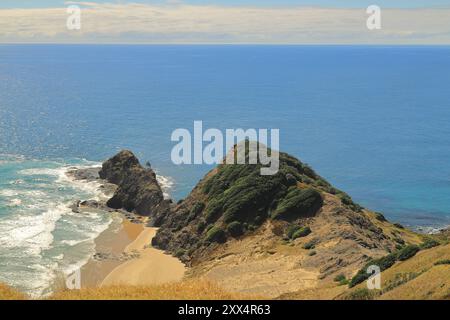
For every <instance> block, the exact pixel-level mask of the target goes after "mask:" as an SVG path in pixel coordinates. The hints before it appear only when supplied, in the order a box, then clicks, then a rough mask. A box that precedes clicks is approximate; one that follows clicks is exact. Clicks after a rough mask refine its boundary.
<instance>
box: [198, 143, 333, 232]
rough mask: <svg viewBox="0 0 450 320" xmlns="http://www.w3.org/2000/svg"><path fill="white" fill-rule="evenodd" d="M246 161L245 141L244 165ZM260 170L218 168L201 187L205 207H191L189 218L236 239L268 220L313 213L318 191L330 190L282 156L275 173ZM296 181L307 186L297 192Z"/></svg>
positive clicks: (246, 166)
mask: <svg viewBox="0 0 450 320" xmlns="http://www.w3.org/2000/svg"><path fill="white" fill-rule="evenodd" d="M270 152H271V151H270ZM248 158H249V153H248V142H247V149H246V162H248ZM262 167H263V166H262V165H261V164H260V163H258V164H252V165H251V164H234V165H229V164H228V165H227V164H222V165H219V166H218V167H217V172H216V173H215V174H214V175H212V176H211V177H210V178H209V179H207V180H206V181H205V182H204V184H203V186H202V191H203V193H204V194H205V195H206V197H207V198H206V200H205V204H203V203H200V204H196V205H194V207H193V208H192V210H191V212H190V214H189V216H190V217H191V218H192V217H194V216H196V215H199V214H201V215H202V217H203V218H204V220H205V221H206V222H207V223H210V224H215V223H216V222H218V223H217V225H221V226H223V227H224V229H226V231H227V233H229V234H230V235H234V236H238V235H240V234H241V232H242V233H245V232H246V231H253V230H256V229H257V228H258V227H259V226H260V225H261V224H263V223H264V222H265V221H266V220H267V219H269V218H270V217H272V218H273V219H279V220H288V221H294V220H296V219H298V218H302V217H305V216H312V215H314V214H316V212H317V211H318V210H319V209H320V208H321V207H322V205H323V200H322V196H321V194H320V192H319V191H318V190H327V189H329V188H331V186H330V184H329V183H328V182H326V181H325V180H324V179H323V178H321V177H320V176H318V175H317V174H316V173H315V172H314V171H313V170H312V169H311V168H310V167H308V166H307V165H306V164H303V163H301V162H300V161H299V160H297V159H295V158H294V157H292V156H290V155H288V154H286V153H280V168H279V170H278V173H276V174H274V175H270V176H264V175H261V171H260V169H261V168H262ZM297 182H303V183H309V184H310V185H311V187H310V188H306V189H301V188H300V187H299V186H297ZM336 192H340V191H338V190H337V191H336ZM236 223H240V224H241V227H238V225H237V224H236ZM303 232H307V231H306V230H303ZM302 234H303V233H298V234H297V235H296V236H302Z"/></svg>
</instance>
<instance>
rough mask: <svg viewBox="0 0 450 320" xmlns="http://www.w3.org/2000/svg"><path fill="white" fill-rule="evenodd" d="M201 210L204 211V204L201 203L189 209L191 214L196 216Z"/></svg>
mask: <svg viewBox="0 0 450 320" xmlns="http://www.w3.org/2000/svg"><path fill="white" fill-rule="evenodd" d="M203 209H205V204H204V203H203V202H196V203H195V204H194V205H193V206H192V209H191V214H192V215H194V216H197V215H198V214H200V213H201V212H202V211H203Z"/></svg>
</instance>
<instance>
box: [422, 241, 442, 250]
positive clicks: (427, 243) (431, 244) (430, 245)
mask: <svg viewBox="0 0 450 320" xmlns="http://www.w3.org/2000/svg"><path fill="white" fill-rule="evenodd" d="M439 244H440V243H439V242H437V241H436V240H434V239H426V240H425V241H424V242H423V243H422V244H421V245H420V249H431V248H434V247H437V246H438V245H439Z"/></svg>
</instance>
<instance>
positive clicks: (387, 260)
mask: <svg viewBox="0 0 450 320" xmlns="http://www.w3.org/2000/svg"><path fill="white" fill-rule="evenodd" d="M396 261H397V255H396V254H395V253H391V254H388V255H387V256H385V257H382V258H379V259H372V260H370V261H369V262H367V263H366V265H365V266H364V267H363V268H362V269H361V270H359V271H358V273H357V274H356V275H355V276H354V277H353V278H352V279H351V280H350V283H349V287H350V288H352V287H354V286H356V285H358V284H360V283H361V282H363V281H365V280H367V279H368V278H369V277H370V276H371V274H369V273H367V269H368V268H369V267H370V266H372V265H375V266H378V267H379V268H380V270H381V271H384V270H386V269H388V268H390V267H392V266H393V265H394V263H395V262H396Z"/></svg>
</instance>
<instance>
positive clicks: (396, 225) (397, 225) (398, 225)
mask: <svg viewBox="0 0 450 320" xmlns="http://www.w3.org/2000/svg"><path fill="white" fill-rule="evenodd" d="M394 226H395V227H397V228H399V229H405V227H404V226H402V225H401V224H400V223H394Z"/></svg>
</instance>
